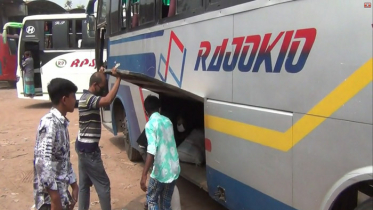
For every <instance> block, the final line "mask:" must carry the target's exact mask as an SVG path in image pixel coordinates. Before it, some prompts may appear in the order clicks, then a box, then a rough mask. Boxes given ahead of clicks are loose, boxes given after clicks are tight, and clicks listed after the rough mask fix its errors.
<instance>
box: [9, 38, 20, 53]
mask: <svg viewBox="0 0 373 210" xmlns="http://www.w3.org/2000/svg"><path fill="white" fill-rule="evenodd" d="M8 46H9V53H10V55H17V47H18V40H17V39H13V38H8Z"/></svg>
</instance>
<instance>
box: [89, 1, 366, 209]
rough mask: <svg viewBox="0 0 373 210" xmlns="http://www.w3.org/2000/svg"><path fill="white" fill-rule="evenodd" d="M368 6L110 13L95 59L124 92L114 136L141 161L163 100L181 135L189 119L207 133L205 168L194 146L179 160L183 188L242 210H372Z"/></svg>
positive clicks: (190, 4)
mask: <svg viewBox="0 0 373 210" xmlns="http://www.w3.org/2000/svg"><path fill="white" fill-rule="evenodd" d="M365 1H366V0H365ZM365 1H363V0H354V1H352V0H347V1H340V0H328V1H325V0H303V1H295V0H168V1H166V0H146V1H145V0H132V1H120V0H102V1H99V4H98V10H97V20H96V22H97V24H96V38H97V40H100V41H97V43H100V44H98V45H97V46H96V56H97V57H96V58H95V59H96V60H97V62H99V63H102V62H105V61H106V58H107V65H108V69H109V68H112V67H113V66H115V65H116V64H118V63H119V64H120V66H119V69H118V72H119V74H120V75H121V78H122V82H121V86H120V88H119V91H118V94H117V97H116V99H115V100H114V102H113V104H112V105H111V106H110V107H107V108H104V109H102V123H103V125H104V126H105V127H106V128H108V129H109V130H110V131H111V132H112V133H113V134H115V135H117V134H119V133H122V132H123V133H124V134H125V137H126V138H125V145H126V150H127V155H128V157H129V158H130V159H131V160H137V159H141V154H143V153H144V148H143V147H141V146H139V144H138V139H139V138H140V139H141V138H143V137H144V135H143V131H144V127H145V124H146V122H147V120H148V118H147V116H146V114H145V113H144V107H143V101H144V98H146V96H148V95H149V94H152V95H157V96H158V97H159V98H160V100H161V103H162V111H161V112H162V113H161V114H163V115H165V116H167V117H169V118H170V119H171V121H172V122H173V124H174V126H175V132H174V133H175V135H176V134H178V133H180V132H182V131H179V130H178V129H177V127H178V126H176V124H177V125H179V121H178V119H179V118H178V116H180V115H182V116H186V117H187V118H188V119H189V121H188V122H189V126H192V127H193V126H194V127H193V128H202V130H203V134H202V135H203V137H202V140H201V141H202V145H203V147H204V150H203V151H204V156H203V161H202V162H200V164H197V165H196V164H191V162H193V161H189V162H188V161H186V159H185V158H184V157H186V156H187V155H188V154H187V153H185V150H183V144H184V142H187V140H188V141H190V139H188V138H189V137H190V136H188V137H187V138H186V139H187V140H184V142H182V143H181V144H180V145H179V147H178V152H179V156H180V165H181V176H183V177H184V178H186V179H188V180H189V181H191V182H192V183H194V184H196V185H198V186H199V187H201V188H202V189H204V190H206V191H207V192H208V193H209V195H210V196H211V197H212V198H213V199H215V200H216V201H217V202H219V203H220V204H222V205H224V206H225V207H227V208H228V209H231V210H238V209H271V210H272V209H276V210H294V209H300V210H317V209H319V210H339V209H351V210H368V209H371V207H372V205H373V200H372V196H373V193H372V190H373V178H372V176H373V166H372V165H373V164H372V159H373V157H372V146H373V145H372V138H373V136H372V129H373V126H372V44H373V43H372V10H371V9H369V8H364V6H363V5H364V2H365ZM94 2H95V1H94V0H91V1H90V4H93V3H94ZM124 3H125V4H124ZM88 13H90V11H88ZM131 13H132V14H131ZM106 48H107V51H104V49H106ZM105 52H106V54H105ZM114 81H115V78H114V77H112V76H109V77H108V88H109V89H111V87H112V86H113V83H114ZM192 133H193V132H192ZM195 143H196V144H198V143H200V144H201V142H195ZM185 144H187V143H185ZM195 147H196V145H191V146H190V148H195ZM191 151H192V149H191ZM193 152H195V151H193ZM193 154H197V153H193ZM189 155H190V156H191V157H194V158H199V156H193V155H192V153H190V154H189Z"/></svg>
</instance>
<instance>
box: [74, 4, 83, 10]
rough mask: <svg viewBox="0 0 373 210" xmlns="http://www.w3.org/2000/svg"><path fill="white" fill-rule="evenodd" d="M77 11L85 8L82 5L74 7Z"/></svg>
mask: <svg viewBox="0 0 373 210" xmlns="http://www.w3.org/2000/svg"><path fill="white" fill-rule="evenodd" d="M76 8H78V9H85V6H84V5H83V4H81V5H78V6H76Z"/></svg>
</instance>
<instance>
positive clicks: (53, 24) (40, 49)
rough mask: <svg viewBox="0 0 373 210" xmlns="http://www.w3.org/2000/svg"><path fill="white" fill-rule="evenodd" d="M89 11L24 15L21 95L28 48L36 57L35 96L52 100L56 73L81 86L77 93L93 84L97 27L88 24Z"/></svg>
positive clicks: (20, 95) (21, 95)
mask: <svg viewBox="0 0 373 210" xmlns="http://www.w3.org/2000/svg"><path fill="white" fill-rule="evenodd" d="M88 22H89V19H88V18H87V15H86V14H85V13H80V14H52V15H33V16H27V17H25V18H24V19H23V28H22V30H21V34H20V38H19V45H18V64H17V66H18V68H17V76H18V77H19V81H18V82H17V92H18V98H29V96H28V95H26V94H25V91H24V90H25V84H26V83H25V72H24V71H22V61H23V55H24V52H26V51H29V52H30V53H31V56H32V58H33V60H34V76H33V78H32V79H33V83H34V87H35V95H34V96H33V97H32V98H33V99H39V100H49V95H48V91H47V86H48V83H49V82H50V81H51V80H52V79H53V78H56V77H60V78H65V79H69V80H71V81H72V82H74V83H75V84H76V86H77V87H78V92H77V94H76V95H77V97H78V98H79V97H80V95H81V94H82V93H83V89H84V88H87V87H88V86H89V84H88V83H89V77H90V76H91V74H92V73H94V72H96V63H95V62H96V61H95V50H94V47H95V35H94V29H89V28H88V25H89V24H88Z"/></svg>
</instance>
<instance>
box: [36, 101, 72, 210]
mask: <svg viewBox="0 0 373 210" xmlns="http://www.w3.org/2000/svg"><path fill="white" fill-rule="evenodd" d="M68 124H69V121H68V120H67V119H66V118H65V117H64V116H62V114H61V113H60V112H59V111H58V110H57V109H55V108H52V109H51V110H50V112H49V113H48V114H46V115H45V116H44V117H43V118H41V120H40V124H39V127H38V130H37V134H36V142H35V151H34V200H35V207H36V209H40V207H41V206H42V205H43V204H50V203H51V198H50V196H49V194H48V192H47V189H51V190H58V192H59V194H60V196H61V203H62V207H63V208H67V207H68V205H69V202H70V200H71V195H70V193H69V191H68V187H69V185H71V184H73V183H74V182H76V176H75V173H74V171H73V168H72V165H71V162H70V138H69V132H68V130H67V127H68Z"/></svg>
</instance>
